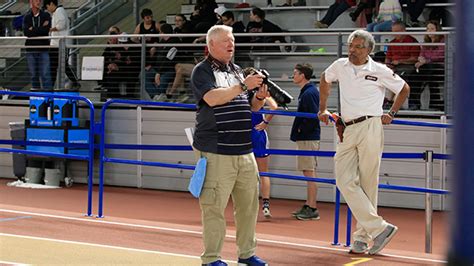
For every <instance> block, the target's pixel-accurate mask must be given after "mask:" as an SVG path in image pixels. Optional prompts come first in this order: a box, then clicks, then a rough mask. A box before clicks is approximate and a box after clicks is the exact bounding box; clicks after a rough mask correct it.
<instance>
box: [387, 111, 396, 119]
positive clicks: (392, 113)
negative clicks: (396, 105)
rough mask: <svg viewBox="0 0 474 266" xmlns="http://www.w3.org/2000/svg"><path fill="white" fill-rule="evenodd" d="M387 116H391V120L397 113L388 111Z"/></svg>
mask: <svg viewBox="0 0 474 266" xmlns="http://www.w3.org/2000/svg"><path fill="white" fill-rule="evenodd" d="M388 115H389V116H391V117H392V118H394V117H395V116H396V115H397V112H395V111H393V110H390V111H388Z"/></svg>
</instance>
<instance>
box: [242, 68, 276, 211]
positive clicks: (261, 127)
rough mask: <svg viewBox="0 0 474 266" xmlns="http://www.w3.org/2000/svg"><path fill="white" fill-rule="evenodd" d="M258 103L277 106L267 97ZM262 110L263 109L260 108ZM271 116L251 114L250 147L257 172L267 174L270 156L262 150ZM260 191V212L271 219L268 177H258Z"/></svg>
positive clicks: (266, 144) (251, 71)
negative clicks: (262, 102)
mask: <svg viewBox="0 0 474 266" xmlns="http://www.w3.org/2000/svg"><path fill="white" fill-rule="evenodd" d="M254 73H256V69H255V68H253V67H248V68H245V69H244V74H245V76H248V75H251V74H254ZM257 99H258V100H259V101H264V102H265V103H264V105H268V106H269V107H270V110H276V109H277V108H278V104H277V103H276V102H275V100H274V99H273V98H272V97H271V96H270V95H267V97H265V98H257ZM262 109H263V107H262ZM272 118H273V115H271V114H265V115H264V114H258V113H255V112H252V147H253V154H254V155H255V160H256V161H257V166H258V171H259V172H268V163H269V159H270V157H269V156H270V154H268V153H266V152H265V151H264V150H265V149H268V148H269V146H270V144H269V141H268V134H267V131H266V129H267V127H268V124H269V123H270V121H271V120H272ZM260 191H261V196H262V212H263V216H264V217H265V218H271V217H272V214H271V212H270V177H268V176H262V175H260Z"/></svg>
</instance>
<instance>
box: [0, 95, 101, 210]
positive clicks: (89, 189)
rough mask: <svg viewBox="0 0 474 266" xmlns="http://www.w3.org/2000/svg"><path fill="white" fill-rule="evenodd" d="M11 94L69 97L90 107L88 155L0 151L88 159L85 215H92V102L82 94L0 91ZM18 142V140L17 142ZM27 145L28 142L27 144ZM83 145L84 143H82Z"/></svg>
mask: <svg viewBox="0 0 474 266" xmlns="http://www.w3.org/2000/svg"><path fill="white" fill-rule="evenodd" d="M3 94H4V95H13V96H22V97H44V98H59V99H71V100H79V101H83V102H85V103H86V104H87V105H88V106H89V109H90V115H89V120H90V128H89V143H88V144H87V145H88V149H89V155H88V156H80V155H71V154H61V153H52V152H38V151H27V150H18V149H0V152H13V153H22V154H28V155H37V156H50V157H58V158H65V159H74V160H83V161H88V172H87V174H88V179H87V216H92V187H93V174H94V124H95V123H94V116H95V109H94V105H93V104H92V102H91V101H90V100H89V99H87V98H86V97H83V96H71V95H61V94H51V93H37V92H17V91H0V95H3ZM17 143H18V142H17ZM20 143H21V144H22V145H26V144H27V143H36V145H38V144H41V143H43V144H44V145H41V146H54V144H52V143H50V142H40V141H28V142H26V141H23V142H20ZM55 144H56V145H59V146H73V145H78V144H70V143H55ZM28 145H29V144H28ZM83 145H84V144H83Z"/></svg>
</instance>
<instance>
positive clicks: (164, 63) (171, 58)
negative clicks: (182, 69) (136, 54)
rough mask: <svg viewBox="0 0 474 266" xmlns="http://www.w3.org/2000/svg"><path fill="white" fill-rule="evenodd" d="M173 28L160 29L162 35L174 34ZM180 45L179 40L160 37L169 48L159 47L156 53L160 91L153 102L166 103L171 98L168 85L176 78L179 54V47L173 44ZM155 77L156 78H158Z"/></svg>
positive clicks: (162, 42) (164, 27)
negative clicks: (167, 92)
mask: <svg viewBox="0 0 474 266" xmlns="http://www.w3.org/2000/svg"><path fill="white" fill-rule="evenodd" d="M172 33H173V27H171V25H169V24H163V25H161V28H160V34H172ZM178 43H180V40H179V38H177V37H171V36H163V37H160V44H168V45H167V46H163V47H158V49H157V52H156V56H157V59H156V62H157V63H156V66H157V67H156V73H157V74H156V75H157V78H156V80H157V82H156V84H157V85H158V86H159V87H158V91H157V92H156V93H151V94H154V97H153V100H155V101H160V102H162V101H165V100H169V99H170V98H171V97H170V96H169V95H167V94H166V91H167V89H168V85H169V84H170V83H171V81H173V79H174V76H175V65H176V64H177V62H178V61H177V59H178V58H179V56H178V57H177V53H178V52H179V49H180V48H179V47H178V48H176V47H174V46H173V44H178ZM156 75H155V76H156Z"/></svg>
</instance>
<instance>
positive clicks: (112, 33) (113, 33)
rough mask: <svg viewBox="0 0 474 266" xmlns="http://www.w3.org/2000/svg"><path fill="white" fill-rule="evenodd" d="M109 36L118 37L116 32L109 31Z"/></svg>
mask: <svg viewBox="0 0 474 266" xmlns="http://www.w3.org/2000/svg"><path fill="white" fill-rule="evenodd" d="M109 35H118V32H115V31H110V32H109Z"/></svg>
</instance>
